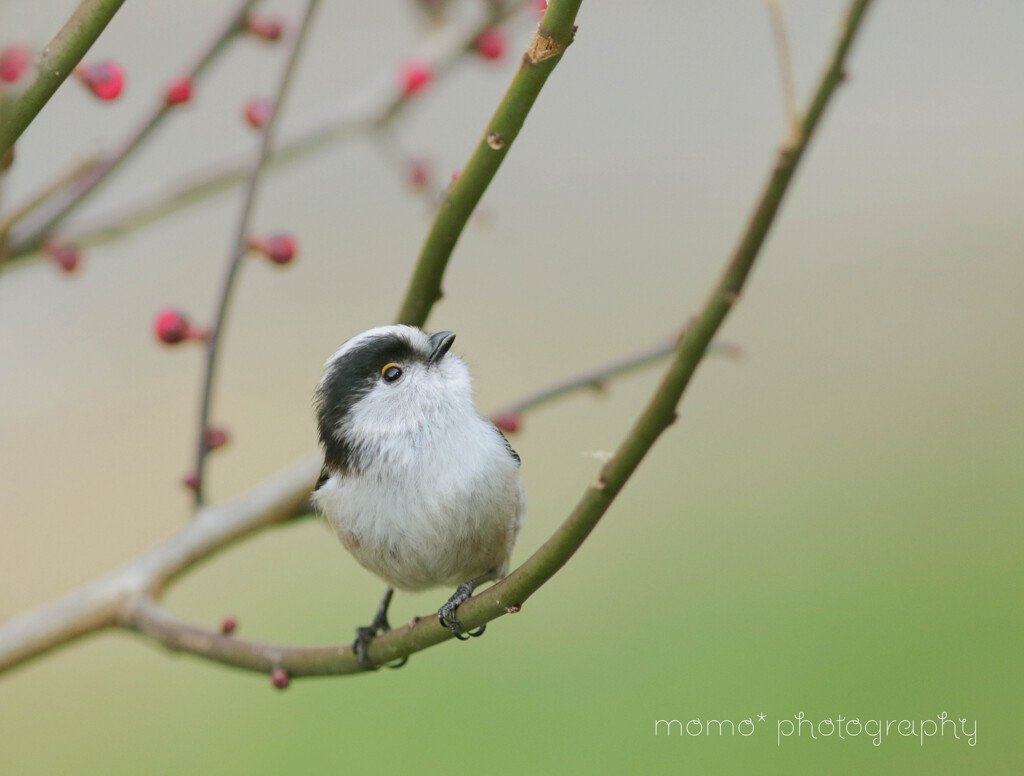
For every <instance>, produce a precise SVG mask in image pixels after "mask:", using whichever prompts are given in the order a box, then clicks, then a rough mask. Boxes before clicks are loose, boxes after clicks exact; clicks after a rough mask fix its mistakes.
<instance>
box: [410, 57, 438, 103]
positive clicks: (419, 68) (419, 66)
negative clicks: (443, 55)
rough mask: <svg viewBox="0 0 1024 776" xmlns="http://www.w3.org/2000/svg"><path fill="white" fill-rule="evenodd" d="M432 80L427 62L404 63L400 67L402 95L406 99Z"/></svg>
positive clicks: (432, 74) (432, 71) (432, 70)
mask: <svg viewBox="0 0 1024 776" xmlns="http://www.w3.org/2000/svg"><path fill="white" fill-rule="evenodd" d="M433 78H434V69H433V68H432V67H431V66H430V63H429V62H406V63H405V64H404V65H402V94H404V95H405V96H406V97H408V96H410V95H413V94H415V93H416V92H418V91H420V90H421V89H422V88H423V87H424V86H426V85H427V84H429V83H430V82H431V81H432V80H433Z"/></svg>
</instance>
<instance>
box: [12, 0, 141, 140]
mask: <svg viewBox="0 0 1024 776" xmlns="http://www.w3.org/2000/svg"><path fill="white" fill-rule="evenodd" d="M122 3H124V0H82V2H80V3H79V4H78V8H76V9H75V11H74V13H72V14H71V16H70V18H69V19H68V20H67V22H65V24H64V26H63V27H62V28H61V30H60V32H58V33H57V35H56V36H55V37H54V39H53V40H51V41H50V42H49V44H47V46H46V48H44V49H43V50H42V51H41V52H40V54H39V57H38V58H37V59H36V67H35V71H34V75H33V77H32V80H31V81H30V82H29V83H28V84H27V85H26V86H25V88H24V89H22V90H21V91H20V92H18V93H17V94H16V95H14V96H10V97H7V96H5V97H3V98H0V158H2V157H3V156H4V154H6V153H7V151H8V150H9V149H10V148H11V146H13V145H14V142H15V141H16V140H17V139H18V138H19V137H21V133H22V132H24V131H25V129H26V127H28V125H29V124H31V123H32V120H33V119H34V118H35V117H36V116H37V115H38V114H39V111H41V110H42V109H43V106H44V105H46V103H47V102H49V100H50V98H51V97H52V96H53V94H54V92H56V91H57V87H59V86H60V85H61V84H62V83H64V79H66V78H67V77H68V76H69V75H71V72H72V71H73V70H74V69H75V67H76V66H77V65H78V63H79V62H80V61H81V60H82V57H84V56H85V52H86V51H88V50H89V47H90V46H92V44H93V43H94V42H95V41H96V38H98V37H99V36H100V33H101V32H103V30H104V29H106V26H107V24H108V23H109V22H110V20H111V19H113V18H114V14H115V13H117V11H118V9H119V8H120V7H121V5H122Z"/></svg>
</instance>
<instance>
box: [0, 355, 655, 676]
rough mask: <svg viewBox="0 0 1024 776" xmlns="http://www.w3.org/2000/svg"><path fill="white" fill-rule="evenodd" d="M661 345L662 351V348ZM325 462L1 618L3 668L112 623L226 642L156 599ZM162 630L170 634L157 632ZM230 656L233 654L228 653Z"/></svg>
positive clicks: (295, 492)
mask: <svg viewBox="0 0 1024 776" xmlns="http://www.w3.org/2000/svg"><path fill="white" fill-rule="evenodd" d="M657 350H658V351H659V352H660V351H662V350H663V348H662V347H659V348H658V349H657ZM651 355H652V352H651V351H644V352H642V353H638V354H637V355H635V356H631V357H627V358H625V359H618V360H616V361H614V362H612V363H610V364H607V365H605V366H603V367H600V368H598V369H595V370H590V371H588V372H586V373H584V374H582V375H578V376H576V377H572V378H569V379H568V380H565V381H561V382H559V383H557V384H555V385H553V386H551V387H549V388H547V389H544V390H542V391H538V392H537V393H535V394H533V395H532V396H531V397H528V398H527V399H525V400H521V401H519V402H515V403H513V404H511V405H509V406H511V407H519V408H520V409H519V411H520V412H527V411H529V410H530V409H532V408H535V407H537V406H539V405H540V404H542V403H543V401H542V400H538V397H544V396H552V397H553V396H554V395H556V394H557V395H558V396H566V395H568V394H570V393H571V392H574V391H575V392H580V391H583V390H586V389H587V388H588V387H590V386H591V385H593V383H594V382H595V380H597V381H600V382H607V381H609V380H612V379H614V378H615V377H618V376H621V375H623V374H625V373H626V370H625V369H624V368H623V366H624V364H626V363H628V362H632V363H633V364H634V365H635V367H636V368H639V367H640V366H642V365H643V364H644V363H648V359H649V358H650V357H651ZM506 409H507V408H506ZM503 411H504V410H503ZM495 414H496V413H495ZM320 463H321V458H320V456H319V455H313V456H310V457H309V458H308V459H307V460H305V461H303V462H302V463H300V464H297V465H296V466H295V467H293V468H292V469H290V470H288V471H285V472H284V473H282V474H280V475H278V476H277V477H274V478H273V479H271V480H269V481H268V482H266V483H264V484H263V485H261V486H259V487H258V488H256V489H254V490H253V491H252V492H251V493H250V494H249V495H247V496H246V497H244V498H242V499H239V500H238V501H235V502H232V503H229V504H225V505H221V506H216V507H213V506H211V507H205V508H203V509H202V510H200V512H199V515H198V516H197V519H196V520H195V521H194V522H193V523H192V524H190V525H189V526H187V527H186V528H185V529H184V530H183V531H181V532H180V533H179V534H178V535H176V536H174V537H172V538H171V539H169V540H168V541H167V542H165V543H164V544H163V545H161V546H159V547H157V548H155V549H154V550H152V551H151V552H149V553H147V554H146V555H144V556H143V557H141V558H139V559H138V560H136V561H134V562H132V563H130V564H129V565H127V566H125V567H124V568H122V569H120V570H118V571H115V572H114V573H112V574H110V575H108V576H107V577H105V578H103V579H101V580H99V581H97V582H94V583H92V584H90V585H88V586H86V587H84V588H82V589H81V590H78V591H75V592H73V593H71V594H69V595H67V596H66V597H64V598H62V599H60V600H58V601H56V602H55V603H53V604H51V605H49V606H45V607H42V608H40V609H37V610H34V611H32V612H28V613H26V614H23V615H21V616H20V617H16V618H14V619H11V620H8V621H7V622H4V623H0V673H3V671H4V670H5V669H8V668H12V667H14V666H16V665H19V664H21V663H23V662H25V661H27V660H29V659H31V658H33V657H37V656H39V655H41V654H44V653H46V652H48V651H49V650H51V649H54V648H56V647H59V646H63V645H64V644H68V643H71V642H72V641H74V640H75V639H77V638H78V637H80V636H84V635H87V634H89V633H94V632H96V631H99V630H102V629H104V628H109V627H113V626H115V625H120V626H122V627H128V628H136V627H137V628H138V629H142V628H143V627H145V628H146V633H147V635H150V636H153V637H154V638H157V640H158V641H159V642H160V643H163V644H165V646H167V647H169V648H171V649H178V650H181V649H183V647H184V645H185V644H194V643H196V638H199V637H200V636H201V637H203V638H207V639H208V640H209V641H210V643H216V644H219V643H221V642H220V641H219V639H220V638H221V636H220V634H218V633H216V632H214V631H210V630H205V629H203V628H199V627H197V626H195V625H189V624H187V623H185V622H184V621H182V620H178V619H176V618H174V617H172V616H171V615H170V614H167V613H166V612H165V611H163V610H158V609H154V607H156V604H155V603H154V601H155V599H157V598H159V596H160V594H161V593H162V592H163V591H164V590H165V589H166V587H167V586H168V585H169V584H170V583H171V582H173V581H174V580H176V579H177V578H178V577H179V576H181V575H183V574H185V573H187V572H189V571H191V570H192V569H194V568H195V567H196V566H197V565H198V564H199V563H201V562H203V561H205V560H206V559H208V558H210V557H211V556H213V555H214V554H216V553H217V552H219V551H220V550H222V549H224V548H226V547H228V546H229V545H231V544H233V543H235V542H237V541H241V540H243V539H246V538H249V537H251V536H254V535H255V534H256V533H258V532H260V531H262V530H263V529H265V528H267V527H271V526H275V525H280V524H282V523H287V522H290V521H292V520H294V519H295V518H297V517H300V516H302V515H303V514H306V513H308V512H309V511H310V509H311V507H310V505H309V494H310V493H311V491H312V489H313V484H314V483H315V482H316V477H317V475H318V474H319V472H320ZM172 625H173V626H175V627H181V628H183V629H184V630H183V633H184V634H191V635H190V636H188V637H187V638H186V637H185V636H182V637H181V638H178V637H176V636H174V635H173V634H171V633H167V628H168V627H170V626H172ZM150 630H152V633H150ZM161 633H163V634H165V635H163V636H159V635H158V634H161ZM219 649H223V648H219ZM245 649H249V650H250V651H254V652H259V653H260V654H263V655H274V656H277V655H278V654H279V653H280V651H281V650H282V649H286V648H285V647H281V646H280V645H260V644H250V645H249V646H248V647H246V648H245ZM295 649H298V648H295ZM317 649H319V648H317ZM324 649H327V648H324ZM330 649H332V650H333V653H334V654H337V652H338V649H342V648H340V647H333V648H330ZM227 654H229V655H230V654H235V653H234V652H232V651H231V650H228V652H227ZM239 659H241V658H239ZM275 659H276V657H275Z"/></svg>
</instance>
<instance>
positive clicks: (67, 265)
mask: <svg viewBox="0 0 1024 776" xmlns="http://www.w3.org/2000/svg"><path fill="white" fill-rule="evenodd" d="M46 254H47V255H48V256H49V257H50V258H51V259H53V260H54V261H55V262H57V264H58V265H59V266H60V268H61V269H62V270H63V271H64V272H74V271H75V270H76V269H78V263H79V261H81V258H82V257H81V254H80V253H79V252H78V246H77V245H71V244H70V243H62V242H56V241H51V242H48V243H47V244H46Z"/></svg>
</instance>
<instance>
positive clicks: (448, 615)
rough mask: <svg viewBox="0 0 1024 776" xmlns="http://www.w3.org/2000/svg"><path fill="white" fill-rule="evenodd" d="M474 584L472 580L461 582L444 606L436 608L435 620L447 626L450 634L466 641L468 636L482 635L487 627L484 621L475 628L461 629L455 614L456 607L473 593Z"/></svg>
mask: <svg viewBox="0 0 1024 776" xmlns="http://www.w3.org/2000/svg"><path fill="white" fill-rule="evenodd" d="M474 587H475V585H474V584H473V582H463V583H462V584H461V585H459V586H458V588H457V589H456V590H455V594H454V595H453V596H452V597H451V598H449V599H448V601H447V602H446V603H445V605H444V606H442V607H441V608H440V609H438V610H437V621H438V622H439V623H441V627H442V628H447V629H448V630H450V631H451V632H452V635H453V636H454V637H455V638H457V639H458V640H459V641H466V639H468V638H469V637H470V636H472V637H473V638H476V637H477V636H482V635H483V633H484V630H485V629H486V628H487V625H486V623H485V624H484V625H481V626H480V627H479V628H477V629H476V630H471V631H463V630H462V623H461V622H459V620H458V618H457V617H456V616H455V611H456V609H458V608H459V606H461V605H462V604H463V603H464V602H465V601H466V600H467V599H468V598H469V597H470V596H471V595H473V588H474Z"/></svg>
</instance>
